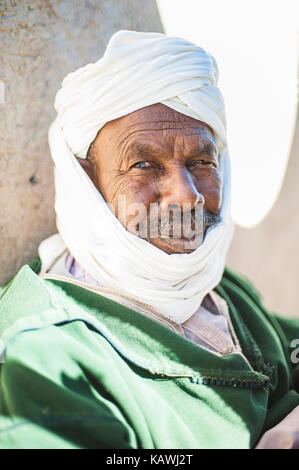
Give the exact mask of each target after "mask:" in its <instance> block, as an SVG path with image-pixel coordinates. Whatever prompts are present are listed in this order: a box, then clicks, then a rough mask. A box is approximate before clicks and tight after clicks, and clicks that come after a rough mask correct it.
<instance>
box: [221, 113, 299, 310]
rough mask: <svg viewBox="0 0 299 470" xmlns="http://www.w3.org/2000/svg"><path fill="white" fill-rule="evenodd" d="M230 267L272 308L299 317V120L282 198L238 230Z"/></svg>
mask: <svg viewBox="0 0 299 470" xmlns="http://www.w3.org/2000/svg"><path fill="white" fill-rule="evenodd" d="M278 138H279V136H278ZM269 178H271V168H269ZM253 184H254V182H253ZM228 265H229V266H231V267H232V268H235V269H236V270H238V271H239V272H242V273H243V274H244V275H246V276H247V277H248V278H249V279H250V280H251V281H252V282H253V284H254V285H255V286H256V287H257V289H258V290H259V291H260V293H261V294H262V296H263V299H264V303H265V305H266V306H267V307H268V308H269V309H271V310H273V311H276V312H277V313H281V314H284V315H288V316H296V317H298V318H299V118H298V119H297V125H296V129H295V134H294V140H293V145H292V151H291V154H290V160H289V165H288V168H287V173H286V176H285V179H284V182H283V186H282V189H281V192H280V194H279V197H278V199H277V201H276V203H275V205H274V207H273V209H272V210H271V212H270V213H269V214H268V216H267V217H266V218H265V219H264V220H263V221H262V222H261V224H260V225H258V226H257V227H255V228H252V229H243V228H240V227H237V228H236V231H235V235H234V238H233V243H232V246H231V249H230V252H229V256H228Z"/></svg>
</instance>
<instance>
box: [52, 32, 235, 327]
mask: <svg viewBox="0 0 299 470" xmlns="http://www.w3.org/2000/svg"><path fill="white" fill-rule="evenodd" d="M217 80H218V69H217V65H216V62H215V59H214V58H213V57H212V56H211V55H210V54H208V53H206V52H205V51H204V50H203V49H202V48H200V47H198V46H196V45H195V44H192V43H190V42H189V41H187V40H185V39H181V38H176V37H169V36H166V35H164V34H159V33H139V32H134V31H118V32H117V33H115V34H114V35H113V36H112V38H111V40H110V42H109V44H108V46H107V49H106V51H105V54H104V56H103V57H102V58H101V59H100V60H98V61H97V62H96V63H94V64H88V65H86V66H85V67H82V68H80V69H78V70H77V71H76V72H74V73H71V74H69V75H68V76H67V77H66V78H65V79H64V81H63V83H62V88H61V89H60V90H59V91H58V93H57V96H56V101H55V108H56V110H57V118H56V120H55V121H54V123H53V124H52V125H51V127H50V131H49V144H50V150H51V155H52V158H53V160H54V163H55V186H56V204H55V209H56V214H57V228H58V231H59V233H60V236H61V238H62V240H63V242H64V243H65V245H66V246H67V247H68V249H69V250H70V252H71V253H72V255H73V256H74V258H75V259H76V260H77V261H78V262H79V264H80V265H81V266H82V267H83V268H84V269H85V270H86V271H87V272H88V273H89V274H90V275H91V276H92V277H93V278H95V279H96V280H97V281H98V282H99V283H100V284H102V285H103V286H104V287H106V288H110V289H112V290H115V291H118V292H119V293H121V294H122V295H126V296H129V297H133V298H135V299H137V300H139V301H141V302H143V303H146V304H148V305H150V306H152V307H154V308H156V309H157V310H158V311H160V312H161V313H163V314H165V315H167V316H168V317H170V318H172V319H174V320H176V321H177V322H179V323H182V322H184V321H185V320H187V319H188V318H189V317H190V316H191V315H193V314H194V313H195V311H196V310H197V309H198V307H199V306H200V304H201V302H202V300H203V298H204V297H205V295H206V294H207V293H208V292H209V291H210V290H211V289H213V288H214V287H215V286H216V285H217V284H218V283H219V282H220V280H221V277H222V274H223V269H224V265H225V258H226V253H227V250H228V246H229V243H230V240H231V236H232V228H233V226H232V221H231V217H230V207H229V200H230V166H229V154H228V150H227V143H226V124H225V111H224V102H223V98H222V95H221V93H220V91H219V89H218V88H217ZM159 102H160V103H163V104H164V105H166V106H169V107H170V108H173V109H175V110H176V111H179V112H181V113H183V114H186V115H188V116H191V117H193V118H195V119H198V120H200V121H202V122H205V123H206V124H208V125H209V126H210V127H211V128H212V129H213V130H214V131H215V135H216V141H217V145H218V148H219V150H220V157H219V162H220V171H221V173H222V177H223V181H224V185H223V195H222V207H221V211H220V215H221V217H222V222H220V223H219V224H218V225H217V226H216V227H210V228H209V229H208V230H207V233H206V236H205V238H204V242H203V243H202V245H201V246H200V247H198V248H197V249H196V250H195V251H193V252H192V253H188V254H187V253H184V254H172V255H168V254H166V253H165V252H163V251H161V250H160V249H159V248H157V247H155V246H153V245H151V244H150V243H149V242H147V241H146V240H144V239H142V238H139V237H137V236H135V235H133V234H132V233H130V232H128V231H127V230H126V229H125V228H124V227H123V225H122V224H121V223H120V221H119V220H118V219H117V218H116V217H115V216H114V215H113V213H112V212H111V211H110V209H109V208H108V206H107V204H106V202H105V201H104V199H103V198H102V196H101V194H100V193H99V192H98V191H97V189H96V188H95V187H94V185H93V184H92V182H91V180H90V179H89V178H88V177H87V175H86V173H85V172H84V170H83V169H82V167H81V166H80V164H79V163H78V161H77V160H76V158H74V155H76V156H78V157H81V158H85V157H86V155H87V151H88V148H89V146H90V144H91V143H92V141H93V140H94V139H95V137H96V135H97V133H98V131H99V130H100V129H101V128H102V127H103V126H104V125H105V124H106V123H107V122H109V121H111V120H113V119H116V118H119V117H121V116H124V115H126V114H128V113H131V112H133V111H136V110H137V109H140V108H143V107H145V106H149V105H152V104H155V103H159Z"/></svg>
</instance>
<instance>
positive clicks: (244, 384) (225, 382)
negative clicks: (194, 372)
mask: <svg viewBox="0 0 299 470" xmlns="http://www.w3.org/2000/svg"><path fill="white" fill-rule="evenodd" d="M190 380H191V382H192V383H195V384H197V385H220V386H225V387H233V388H244V389H252V390H261V389H262V388H264V387H266V386H267V385H268V384H269V379H265V380H262V381H260V382H257V381H252V380H243V381H240V380H233V379H231V380H230V379H219V378H211V377H191V379H190Z"/></svg>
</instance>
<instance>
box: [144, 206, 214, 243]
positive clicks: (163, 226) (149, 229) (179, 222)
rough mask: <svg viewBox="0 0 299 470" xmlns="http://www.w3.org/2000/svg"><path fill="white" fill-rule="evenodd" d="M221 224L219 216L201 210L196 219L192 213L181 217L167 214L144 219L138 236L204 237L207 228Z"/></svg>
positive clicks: (176, 214) (180, 214)
mask: <svg viewBox="0 0 299 470" xmlns="http://www.w3.org/2000/svg"><path fill="white" fill-rule="evenodd" d="M220 222H221V216H220V215H219V214H212V213H210V212H207V211H206V210H203V211H202V213H201V214H200V216H199V215H198V214H197V218H196V215H195V212H194V211H191V213H190V212H189V213H185V214H184V215H182V213H181V212H178V213H172V212H171V213H168V214H166V215H163V214H162V215H161V216H159V217H157V218H150V217H148V218H145V219H144V220H143V221H141V222H140V223H139V227H138V230H139V236H141V237H142V238H155V237H165V238H167V237H174V238H176V237H177V238H181V237H184V238H192V237H193V236H194V235H195V236H198V235H204V233H205V231H206V230H207V228H208V227H211V226H215V225H217V224H219V223H220Z"/></svg>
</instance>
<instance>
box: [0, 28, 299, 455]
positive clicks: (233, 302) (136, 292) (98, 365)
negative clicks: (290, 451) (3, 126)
mask: <svg viewBox="0 0 299 470" xmlns="http://www.w3.org/2000/svg"><path fill="white" fill-rule="evenodd" d="M217 78H218V71H217V66H216V63H215V60H214V59H213V58H212V57H211V56H210V55H209V54H207V53H206V52H205V51H204V50H203V49H201V48H199V47H198V46H196V45H194V44H191V43H189V42H188V41H186V40H184V39H179V38H172V37H168V36H165V35H163V34H156V33H136V32H130V31H119V32H118V33H116V34H115V35H114V36H113V37H112V38H111V40H110V42H109V44H108V46H107V49H106V52H105V54H104V56H103V58H102V59H100V60H99V61H98V62H96V63H95V64H89V65H87V66H86V67H83V68H81V69H79V70H78V71H76V72H74V73H73V74H70V75H69V76H68V77H66V79H65V80H64V82H63V85H62V88H61V90H60V91H59V92H58V94H57V97H56V102H55V107H56V110H57V119H56V120H55V122H54V123H53V124H52V126H51V128H50V133H49V143H50V149H51V155H52V158H53V160H54V163H55V185H56V205H55V208H56V213H57V228H58V231H59V234H57V235H54V236H53V237H50V238H49V239H48V240H45V241H44V242H43V243H42V244H41V246H40V248H39V258H38V259H37V260H36V261H35V262H34V263H33V264H31V266H25V267H23V268H22V269H21V270H20V272H19V273H18V275H17V276H16V278H15V279H14V280H13V281H12V282H11V283H10V284H9V285H8V286H7V287H6V288H5V289H4V292H3V293H2V296H1V298H0V312H1V315H0V321H1V335H2V336H1V338H2V341H3V349H4V351H5V352H4V355H3V364H2V371H1V393H0V406H1V426H2V433H1V437H0V444H1V447H13V448H16V447H22V448H24V447H25V448H27V447H43V448H48V447H54V448H65V447H66V448H76V447H77V448H82V447H83V448H84V447H88V448H117V449H128V448H134V449H136V448H173V449H175V448H252V447H255V446H256V445H257V443H258V442H259V444H258V447H267V446H269V445H270V446H271V445H275V446H276V447H292V446H293V447H294V446H296V445H297V444H296V439H297V434H296V432H297V424H296V423H297V416H298V414H297V413H298V405H299V394H298V366H297V367H296V366H295V364H293V363H292V361H291V349H290V342H291V341H292V340H293V339H295V338H298V337H299V336H298V335H299V322H298V321H296V320H287V319H282V318H279V317H274V316H272V315H271V314H269V313H267V312H266V311H265V309H264V307H263V305H262V303H261V301H260V298H259V295H258V294H257V293H256V291H255V290H254V288H253V287H252V286H251V284H249V282H248V281H246V280H244V279H243V278H241V277H239V276H238V275H236V274H234V273H232V272H231V271H230V270H228V269H225V270H224V265H225V257H226V253H227V250H228V247H229V243H230V241H231V236H232V222H231V217H230V208H229V207H230V204H229V201H230V176H229V153H228V149H227V142H226V132H225V114H224V104H223V99H222V95H221V93H220V91H219V89H218V88H217ZM294 416H295V418H294ZM277 425H278V426H279V427H278V432H277ZM262 436H263V437H262ZM277 436H279V439H278V440H277ZM281 436H282V437H281ZM261 437H262V439H261ZM275 439H276V441H275ZM274 441H275V442H276V443H275V444H273V443H274Z"/></svg>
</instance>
